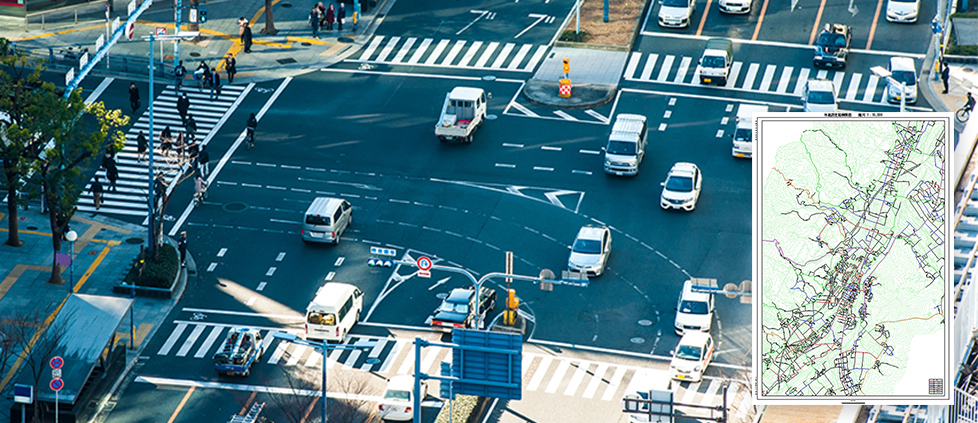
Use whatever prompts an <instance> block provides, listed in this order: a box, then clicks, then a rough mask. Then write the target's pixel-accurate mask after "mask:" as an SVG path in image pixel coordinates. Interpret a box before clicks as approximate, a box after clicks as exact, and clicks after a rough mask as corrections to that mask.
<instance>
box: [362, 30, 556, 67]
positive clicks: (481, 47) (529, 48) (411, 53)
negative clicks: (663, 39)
mask: <svg viewBox="0 0 978 423" xmlns="http://www.w3.org/2000/svg"><path fill="white" fill-rule="evenodd" d="M417 40H418V39H417V38H414V37H410V38H406V39H403V38H401V37H390V38H387V37H384V36H382V35H377V36H374V38H373V39H371V40H370V42H369V43H368V44H367V47H366V48H365V49H364V50H363V53H361V54H360V56H359V57H358V58H356V59H347V61H348V62H360V63H388V64H407V65H422V66H434V67H447V68H464V69H496V70H507V71H514V72H532V71H533V70H534V69H535V68H536V66H537V64H538V63H539V62H540V60H541V59H543V57H544V55H545V54H546V52H547V50H548V49H549V47H548V46H545V45H541V46H534V45H533V44H522V45H518V44H516V43H499V42H489V43H483V42H482V41H474V42H470V41H465V40H449V39H441V40H435V39H432V38H425V39H424V40H422V41H421V42H420V43H418V42H417ZM432 44H434V46H433V47H432ZM534 47H535V48H534ZM395 51H396V53H395ZM406 58H407V59H406ZM405 59H406V60H405ZM473 60H474V63H473Z"/></svg>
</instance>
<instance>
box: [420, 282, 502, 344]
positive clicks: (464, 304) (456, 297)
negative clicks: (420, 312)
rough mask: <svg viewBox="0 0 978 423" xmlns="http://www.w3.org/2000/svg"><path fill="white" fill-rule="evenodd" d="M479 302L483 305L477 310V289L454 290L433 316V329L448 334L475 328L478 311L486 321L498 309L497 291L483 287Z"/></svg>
mask: <svg viewBox="0 0 978 423" xmlns="http://www.w3.org/2000/svg"><path fill="white" fill-rule="evenodd" d="M479 301H480V302H481V305H480V306H479V307H478V308H477V307H476V306H475V303H476V295H475V287H469V288H455V289H453V290H452V292H450V293H449V294H448V296H447V297H445V299H444V300H442V302H441V305H439V306H438V308H437V309H435V313H434V314H433V315H432V316H431V328H432V329H434V330H437V331H439V332H446V333H447V332H451V331H452V329H454V328H463V329H465V328H468V329H472V328H475V327H476V326H477V322H478V316H477V315H476V310H479V313H480V314H481V316H482V318H483V321H485V317H486V315H487V314H489V312H490V311H492V310H493V309H494V308H496V291H495V290H493V289H491V288H489V287H487V286H483V287H482V294H481V295H480V296H479Z"/></svg>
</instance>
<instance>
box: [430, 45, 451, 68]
mask: <svg viewBox="0 0 978 423" xmlns="http://www.w3.org/2000/svg"><path fill="white" fill-rule="evenodd" d="M450 42H451V41H449V40H441V41H439V42H438V45H436V46H435V49H434V50H432V51H431V55H429V56H428V58H427V59H426V60H425V61H424V64H426V65H433V64H435V62H437V61H438V57H439V56H441V52H442V51H444V50H445V48H446V47H448V43H450Z"/></svg>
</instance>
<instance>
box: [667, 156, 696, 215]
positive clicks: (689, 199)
mask: <svg viewBox="0 0 978 423" xmlns="http://www.w3.org/2000/svg"><path fill="white" fill-rule="evenodd" d="M702 184H703V175H702V173H700V168H699V167H697V166H696V165H695V164H693V163H687V162H679V163H676V164H674V165H672V169H671V170H669V175H667V176H666V181H665V182H662V183H661V184H659V185H662V196H661V197H660V198H659V206H660V207H662V208H663V209H665V210H668V209H683V210H686V211H693V209H695V208H696V201H697V200H699V198H700V189H701V188H702Z"/></svg>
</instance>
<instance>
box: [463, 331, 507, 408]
mask: <svg viewBox="0 0 978 423" xmlns="http://www.w3.org/2000/svg"><path fill="white" fill-rule="evenodd" d="M452 343H453V344H458V345H460V346H467V347H482V348H492V349H497V350H498V352H487V351H475V350H471V349H463V348H452V376H455V377H457V378H462V379H469V380H481V381H488V382H497V383H515V384H516V387H515V388H502V387H498V386H488V385H480V384H475V383H464V382H452V391H453V392H454V393H455V394H457V395H475V396H480V397H492V398H501V399H512V400H519V399H520V398H522V396H523V364H522V363H523V337H522V336H521V335H518V334H512V333H502V332H488V331H480V330H472V329H459V328H455V329H454V330H452ZM463 351H465V353H464V354H463V353H462V352H463ZM506 351H514V352H513V353H509V352H506Z"/></svg>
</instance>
